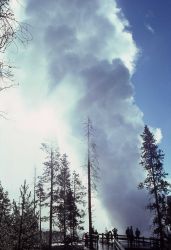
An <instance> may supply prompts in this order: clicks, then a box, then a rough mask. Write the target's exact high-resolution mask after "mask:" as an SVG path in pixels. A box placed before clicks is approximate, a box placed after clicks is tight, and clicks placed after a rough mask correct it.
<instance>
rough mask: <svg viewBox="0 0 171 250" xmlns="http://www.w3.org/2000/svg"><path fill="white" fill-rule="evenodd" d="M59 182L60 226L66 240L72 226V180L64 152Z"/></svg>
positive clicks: (58, 211)
mask: <svg viewBox="0 0 171 250" xmlns="http://www.w3.org/2000/svg"><path fill="white" fill-rule="evenodd" d="M57 182H58V205H57V214H58V226H59V228H60V230H61V231H62V232H63V236H64V242H66V234H67V229H68V228H69V226H70V223H69V208H70V204H69V201H70V199H69V196H70V195H71V182H70V170H69V162H68V160H67V155H66V154H63V155H62V157H61V158H60V169H59V174H58V176H57Z"/></svg>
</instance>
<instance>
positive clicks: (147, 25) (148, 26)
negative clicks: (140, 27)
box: [145, 24, 155, 34]
mask: <svg viewBox="0 0 171 250" xmlns="http://www.w3.org/2000/svg"><path fill="white" fill-rule="evenodd" d="M145 27H146V29H147V30H148V31H150V32H151V33H152V34H154V33H155V30H154V29H153V28H152V26H151V25H150V24H146V25H145Z"/></svg>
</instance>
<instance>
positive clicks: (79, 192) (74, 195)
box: [68, 171, 86, 240]
mask: <svg viewBox="0 0 171 250" xmlns="http://www.w3.org/2000/svg"><path fill="white" fill-rule="evenodd" d="M85 190H86V188H85V187H84V186H83V185H82V183H81V180H80V178H79V174H77V173H76V172H75V171H74V172H73V174H72V179H71V192H70V195H69V197H68V198H69V202H68V203H69V204H70V209H69V211H70V231H71V236H72V238H73V240H74V239H75V238H77V236H78V230H83V229H84V227H83V226H82V224H83V223H84V221H83V218H84V216H85V211H84V209H83V208H82V207H83V206H84V205H85V200H84V197H85V195H86V191H85Z"/></svg>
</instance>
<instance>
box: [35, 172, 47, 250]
mask: <svg viewBox="0 0 171 250" xmlns="http://www.w3.org/2000/svg"><path fill="white" fill-rule="evenodd" d="M36 195H37V198H38V206H39V231H40V249H41V246H42V221H43V217H42V208H43V206H44V201H45V200H46V194H45V191H44V186H43V181H42V178H41V177H39V180H38V183H37V185H36Z"/></svg>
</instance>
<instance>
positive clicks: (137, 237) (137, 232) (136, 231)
mask: <svg viewBox="0 0 171 250" xmlns="http://www.w3.org/2000/svg"><path fill="white" fill-rule="evenodd" d="M135 236H136V241H137V244H138V245H139V238H140V230H139V229H138V227H137V228H136V230H135Z"/></svg>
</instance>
